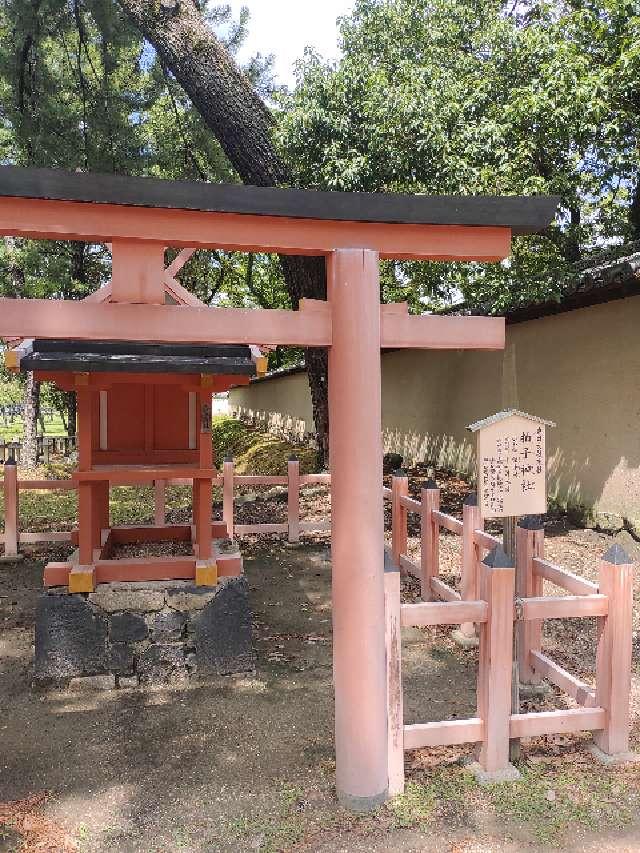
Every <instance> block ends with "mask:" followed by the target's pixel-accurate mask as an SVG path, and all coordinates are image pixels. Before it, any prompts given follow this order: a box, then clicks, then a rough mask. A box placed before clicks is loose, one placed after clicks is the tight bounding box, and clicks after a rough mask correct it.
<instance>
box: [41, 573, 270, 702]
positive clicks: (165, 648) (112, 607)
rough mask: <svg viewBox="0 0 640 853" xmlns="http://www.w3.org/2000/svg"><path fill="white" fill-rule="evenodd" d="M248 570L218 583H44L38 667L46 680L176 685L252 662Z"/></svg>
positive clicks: (246, 667)
mask: <svg viewBox="0 0 640 853" xmlns="http://www.w3.org/2000/svg"><path fill="white" fill-rule="evenodd" d="M251 626H252V616H251V610H250V607H249V590H248V586H247V581H246V579H245V578H244V577H241V578H227V579H224V580H223V581H221V582H220V583H218V584H217V585H216V586H214V587H196V586H194V584H193V583H192V582H189V583H185V582H183V583H182V585H181V586H180V587H176V586H175V584H173V583H172V584H171V585H169V586H167V588H163V587H162V585H160V584H158V583H157V582H153V586H151V587H150V588H145V587H144V586H143V585H140V584H136V585H135V587H134V586H133V585H131V586H127V585H126V584H124V583H120V584H118V585H117V586H115V585H111V584H100V585H99V586H98V588H97V589H96V591H95V592H93V593H89V594H79V593H75V594H70V593H69V592H68V590H67V588H66V587H65V588H61V589H60V590H56V591H53V590H47V591H45V592H43V593H42V594H41V595H40V597H39V599H38V606H37V612H36V638H35V672H34V679H35V682H36V683H39V684H40V685H42V686H45V685H47V684H58V683H63V682H67V681H68V680H69V679H70V678H76V677H77V676H83V678H82V679H81V681H82V684H84V685H85V687H84V688H83V689H86V687H87V685H88V684H89V682H88V681H87V680H86V676H98V677H102V676H104V679H103V680H102V681H100V680H98V681H97V682H96V683H97V684H98V685H102V689H106V688H107V687H109V688H110V687H113V686H114V684H115V680H116V679H118V683H119V684H120V686H125V685H126V686H129V685H131V686H137V685H138V684H143V685H146V684H173V683H180V682H184V681H186V680H187V679H188V678H191V677H193V678H197V679H200V678H202V677H204V678H206V677H207V676H209V675H216V676H219V675H230V674H232V673H236V672H247V671H251V670H253V669H254V668H255V652H254V649H253V644H252V627H251Z"/></svg>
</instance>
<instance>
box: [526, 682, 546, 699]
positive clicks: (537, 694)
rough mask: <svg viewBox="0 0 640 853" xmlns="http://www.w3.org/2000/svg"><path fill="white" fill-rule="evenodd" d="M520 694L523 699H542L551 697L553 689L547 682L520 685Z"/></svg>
mask: <svg viewBox="0 0 640 853" xmlns="http://www.w3.org/2000/svg"><path fill="white" fill-rule="evenodd" d="M518 692H519V693H520V696H521V697H522V698H523V699H541V698H544V697H545V696H548V695H549V693H550V692H551V687H550V685H549V684H548V683H547V682H546V681H541V682H540V683H539V684H522V683H520V684H519V686H518Z"/></svg>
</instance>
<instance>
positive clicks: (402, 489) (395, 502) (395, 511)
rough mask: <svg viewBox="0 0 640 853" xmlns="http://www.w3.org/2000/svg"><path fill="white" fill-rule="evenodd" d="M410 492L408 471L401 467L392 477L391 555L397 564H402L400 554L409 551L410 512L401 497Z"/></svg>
mask: <svg viewBox="0 0 640 853" xmlns="http://www.w3.org/2000/svg"><path fill="white" fill-rule="evenodd" d="M408 494H409V478H408V477H407V472H406V471H403V470H402V468H399V469H398V470H397V471H394V472H393V476H392V477H391V556H392V557H393V563H394V565H395V566H399V565H400V555H401V554H406V553H407V539H408V531H407V522H408V513H407V509H406V507H404V506H402V504H401V502H400V498H402V497H407V496H408Z"/></svg>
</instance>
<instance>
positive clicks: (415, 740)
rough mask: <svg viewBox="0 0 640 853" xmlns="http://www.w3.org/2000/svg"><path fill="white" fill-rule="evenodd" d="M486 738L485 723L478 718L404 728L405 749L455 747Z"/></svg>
mask: <svg viewBox="0 0 640 853" xmlns="http://www.w3.org/2000/svg"><path fill="white" fill-rule="evenodd" d="M483 738H484V723H483V722H482V720H481V719H479V718H478V717H472V718H471V719H469V720H443V721H442V722H438V723H416V724H414V725H410V726H404V748H405V750H407V749H422V748H424V747H427V746H455V745H456V744H460V743H480V741H481V740H482V739H483Z"/></svg>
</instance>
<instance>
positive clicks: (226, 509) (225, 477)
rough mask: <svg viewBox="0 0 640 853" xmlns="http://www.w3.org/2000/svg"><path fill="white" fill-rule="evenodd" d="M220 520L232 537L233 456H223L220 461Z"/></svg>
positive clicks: (228, 534)
mask: <svg viewBox="0 0 640 853" xmlns="http://www.w3.org/2000/svg"><path fill="white" fill-rule="evenodd" d="M222 520H223V521H224V523H225V524H226V525H227V536H228V537H229V539H233V456H225V457H224V462H223V463H222Z"/></svg>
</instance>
